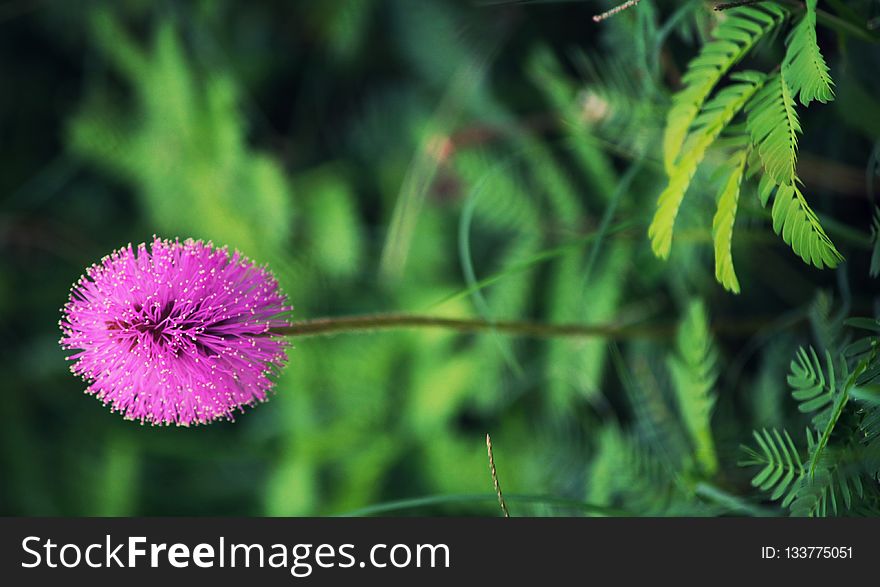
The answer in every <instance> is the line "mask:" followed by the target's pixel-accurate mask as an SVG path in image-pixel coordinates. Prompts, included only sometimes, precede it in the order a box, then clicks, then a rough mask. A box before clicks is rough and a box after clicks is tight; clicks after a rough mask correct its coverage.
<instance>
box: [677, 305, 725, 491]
mask: <svg viewBox="0 0 880 587" xmlns="http://www.w3.org/2000/svg"><path fill="white" fill-rule="evenodd" d="M677 342H678V345H677V346H678V352H677V353H676V355H675V356H672V357H670V358H669V361H668V365H669V372H670V374H671V375H672V381H673V384H674V385H673V386H674V388H675V393H676V397H677V399H678V406H679V410H680V412H681V415H682V418H683V419H684V423H685V427H686V429H687V431H688V434H689V435H690V437H691V441H692V443H693V446H694V455H695V457H696V460H697V462H698V463H699V464H700V467H701V468H702V470H703V472H704V473H706V474H709V475H711V474H713V473H714V472H715V471H716V470H717V469H718V458H717V456H716V454H715V443H714V441H713V439H712V423H711V419H712V408H713V407H714V406H715V401H716V397H715V394H714V393H713V388H714V386H715V381H716V379H717V378H718V370H717V353H716V351H715V345H714V344H713V341H712V335H711V333H710V332H709V321H708V318H707V316H706V310H705V308H704V306H703V304H702V302H699V301H693V302H691V303H690V305H689V306H688V309H687V315H686V317H685V319H684V321H683V322H682V324H681V326H680V327H679V330H678V341H677Z"/></svg>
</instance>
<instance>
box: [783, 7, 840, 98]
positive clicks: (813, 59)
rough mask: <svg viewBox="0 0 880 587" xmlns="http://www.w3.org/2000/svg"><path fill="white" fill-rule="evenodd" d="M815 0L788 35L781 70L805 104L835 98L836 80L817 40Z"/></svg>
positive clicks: (794, 93) (795, 93) (793, 93)
mask: <svg viewBox="0 0 880 587" xmlns="http://www.w3.org/2000/svg"><path fill="white" fill-rule="evenodd" d="M816 2H817V0H807V2H806V11H805V13H804V17H803V18H802V19H801V21H800V22H799V23H798V24H797V26H795V27H794V28H793V29H792V31H791V33H790V34H789V35H788V39H787V40H786V44H787V46H788V49H787V51H786V53H785V59H783V61H782V74H783V75H784V76H785V78H786V79H787V80H788V82H789V84H790V85H791V91H792V95H797V96H799V97H800V101H801V104H803V105H804V106H809V105H810V102H812V101H813V100H818V101H819V102H823V103H824V102H830V101H831V100H833V99H834V90H833V89H832V86H833V85H834V82H833V81H832V80H831V75H830V74H829V69H828V65H827V64H826V63H825V58H824V57H823V56H822V51H821V50H820V49H819V44H818V43H817V42H816Z"/></svg>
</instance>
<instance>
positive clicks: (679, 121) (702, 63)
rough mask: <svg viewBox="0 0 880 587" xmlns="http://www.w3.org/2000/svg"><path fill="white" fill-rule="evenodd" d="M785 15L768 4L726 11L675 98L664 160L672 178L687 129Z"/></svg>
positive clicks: (667, 125)
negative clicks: (733, 69)
mask: <svg viewBox="0 0 880 587" xmlns="http://www.w3.org/2000/svg"><path fill="white" fill-rule="evenodd" d="M785 14H786V13H785V12H784V11H783V10H782V9H781V8H779V7H778V6H776V5H775V4H773V3H769V2H767V3H764V4H762V5H760V6H743V7H739V8H734V9H732V10H729V11H726V12H725V19H724V20H722V21H721V22H719V23H718V26H717V27H716V28H715V31H714V40H713V41H711V42H710V43H707V44H706V45H704V46H703V48H702V49H701V50H700V54H699V55H698V56H697V57H696V58H694V59H692V60H691V62H690V63H689V64H688V69H687V72H685V74H684V76H683V77H682V82H683V83H684V88H683V89H682V90H680V91H679V92H678V93H677V94H676V95H675V96H673V98H672V107H671V108H670V110H669V114H668V115H667V118H666V129H665V132H664V136H663V161H664V165H665V167H666V172H667V173H668V174H669V175H670V176H671V175H673V173H674V172H675V171H676V168H677V162H678V158H679V155H680V154H681V153H682V152H683V151H682V149H683V144H684V142H685V137H686V136H687V134H688V130H689V129H690V128H691V125H692V124H693V122H694V120H695V118H696V117H697V114H698V113H699V112H700V109H701V108H702V107H703V103H704V102H705V101H706V98H708V96H709V94H710V93H711V92H712V90H713V88H715V85H716V84H717V83H718V81H719V80H720V79H721V77H722V76H723V75H724V74H725V73H727V72H728V71H729V70H730V68H731V67H732V66H733V65H735V64H736V63H737V62H738V61H739V60H740V59H742V58H743V57H744V56H745V55H746V54H747V53H748V52H749V51H750V50H751V49H752V47H754V46H755V44H756V43H757V42H758V41H759V40H760V39H761V38H762V37H763V36H764V35H766V34H767V33H768V32H770V31H771V30H773V29H774V28H775V27H776V26H777V25H778V24H779V23H781V22H782V20H783V19H784V17H785Z"/></svg>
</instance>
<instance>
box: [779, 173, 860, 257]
mask: <svg viewBox="0 0 880 587" xmlns="http://www.w3.org/2000/svg"><path fill="white" fill-rule="evenodd" d="M771 215H772V217H773V231H774V232H776V234H779V235H781V236H782V240H784V241H785V243H786V244H787V245H789V246H790V247H791V248H792V250H793V251H794V252H795V254H796V255H798V256H799V257H800V258H801V259H803V260H804V261H805V262H807V263H812V264H813V265H815V266H816V267H818V268H819V269H822V268H823V267H825V266H827V267H830V268H832V269H833V268H834V267H837V264H838V263H840V262H841V261H843V255H841V254H840V252H839V251H838V250H837V248H836V247H835V246H834V243H833V242H831V239H830V238H828V235H827V234H825V230H823V229H822V225H821V224H820V223H819V218H818V217H817V216H816V213H815V212H813V210H812V209H811V208H810V205H809V204H808V203H807V200H806V199H805V198H804V195H803V194H802V193H801V191H800V190H799V189H798V187H797V186H796V185H794V184H791V185H782V186H779V188H778V189H777V190H776V196H775V198H774V200H773V210H772V213H771Z"/></svg>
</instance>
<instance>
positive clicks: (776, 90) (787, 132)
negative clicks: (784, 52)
mask: <svg viewBox="0 0 880 587" xmlns="http://www.w3.org/2000/svg"><path fill="white" fill-rule="evenodd" d="M792 96H793V94H792V91H791V89H790V87H789V85H788V79H787V78H786V76H784V75H779V74H777V75H775V76H773V77H772V78H770V80H768V81H767V83H766V84H765V85H764V87H763V88H762V89H761V91H760V92H758V93H757V94H756V95H755V98H754V99H753V100H752V101H751V102H749V104H748V106H746V112H747V113H748V119H747V121H746V128H748V131H749V135H751V137H752V142H753V143H754V144H755V148H756V149H757V151H758V155H759V156H760V158H761V162H762V163H763V165H764V171H765V173H766V174H767V175H769V176H770V178H771V179H772V180H773V181H774V182H775V183H776V184H777V185H782V184H790V183H792V182H793V181H794V178H795V177H796V173H797V171H796V170H797V146H798V145H797V143H798V134H799V133H800V132H801V125H800V122H799V121H798V115H797V111H796V110H795V104H794V99H793V97H792ZM761 193H762V194H764V193H765V192H764V191H763V190H762V191H761ZM762 201H765V200H764V199H763V198H762Z"/></svg>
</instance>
